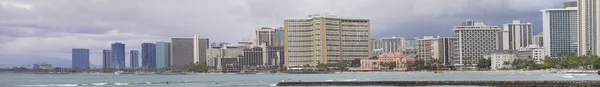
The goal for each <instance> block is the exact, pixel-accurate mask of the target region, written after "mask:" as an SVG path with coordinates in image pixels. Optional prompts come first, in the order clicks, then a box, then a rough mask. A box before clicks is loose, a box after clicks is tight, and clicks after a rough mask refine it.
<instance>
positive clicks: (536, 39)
mask: <svg viewBox="0 0 600 87" xmlns="http://www.w3.org/2000/svg"><path fill="white" fill-rule="evenodd" d="M531 44H535V45H538V46H540V47H544V33H543V32H542V33H539V34H536V35H533V37H532V38H531Z"/></svg>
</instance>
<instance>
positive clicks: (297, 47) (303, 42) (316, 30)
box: [284, 14, 371, 69]
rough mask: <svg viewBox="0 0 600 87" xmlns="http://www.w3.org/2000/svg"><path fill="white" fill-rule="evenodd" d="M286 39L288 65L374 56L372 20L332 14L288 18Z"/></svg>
mask: <svg viewBox="0 0 600 87" xmlns="http://www.w3.org/2000/svg"><path fill="white" fill-rule="evenodd" d="M284 38H285V39H284V52H285V53H284V54H285V61H284V66H285V67H304V66H306V65H309V66H316V65H317V64H318V63H336V62H339V61H350V60H354V59H366V58H368V57H370V56H371V52H370V50H369V48H370V46H371V45H370V41H369V39H370V38H371V35H370V19H365V18H342V17H337V16H335V15H330V14H314V15H309V16H308V17H306V18H295V19H285V20H284ZM288 69H289V68H288Z"/></svg>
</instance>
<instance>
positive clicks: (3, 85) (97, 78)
mask: <svg viewBox="0 0 600 87" xmlns="http://www.w3.org/2000/svg"><path fill="white" fill-rule="evenodd" d="M288 79H289V80H291V81H380V80H384V81H390V80H392V81H396V80H600V76H599V75H597V74H595V73H583V74H567V73H546V72H452V73H443V74H435V73H357V74H262V75H234V74H213V75H68V74H63V75H50V74H0V87H27V86H30V87H36V86H49V87H56V86H58V87H60V86H78V87H165V86H169V87H198V86H220V87H265V86H274V85H275V84H276V83H277V82H280V81H282V80H285V81H287V80H288ZM167 81H168V82H169V84H168V85H167V84H166V82H167Z"/></svg>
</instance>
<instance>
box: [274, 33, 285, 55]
mask: <svg viewBox="0 0 600 87" xmlns="http://www.w3.org/2000/svg"><path fill="white" fill-rule="evenodd" d="M283 35H284V34H283V27H279V28H277V29H275V35H274V36H275V37H274V38H275V39H274V40H273V41H274V42H273V45H275V46H283V40H284V37H283ZM282 56H283V55H282Z"/></svg>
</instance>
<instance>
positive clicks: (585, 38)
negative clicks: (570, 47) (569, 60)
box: [577, 0, 600, 55]
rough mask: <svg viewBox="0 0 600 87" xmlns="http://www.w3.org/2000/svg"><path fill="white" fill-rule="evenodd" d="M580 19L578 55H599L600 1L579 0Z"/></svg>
mask: <svg viewBox="0 0 600 87" xmlns="http://www.w3.org/2000/svg"><path fill="white" fill-rule="evenodd" d="M577 4H578V5H577V8H578V16H577V17H578V18H579V20H578V21H579V22H578V24H579V37H578V41H579V43H578V45H579V46H578V51H579V52H578V55H598V54H600V51H598V48H600V40H598V38H599V37H600V27H598V26H600V18H599V17H600V13H599V12H600V11H599V10H600V1H598V0H577Z"/></svg>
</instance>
